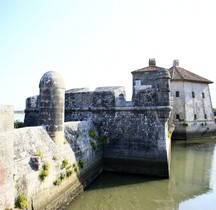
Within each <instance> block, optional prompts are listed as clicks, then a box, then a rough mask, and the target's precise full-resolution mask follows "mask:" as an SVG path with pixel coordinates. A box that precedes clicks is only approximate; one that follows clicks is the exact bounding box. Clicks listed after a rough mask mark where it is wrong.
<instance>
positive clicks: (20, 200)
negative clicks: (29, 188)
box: [15, 193, 28, 209]
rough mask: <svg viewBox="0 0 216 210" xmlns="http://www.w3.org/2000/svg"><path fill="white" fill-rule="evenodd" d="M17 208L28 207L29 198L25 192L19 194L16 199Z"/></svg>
mask: <svg viewBox="0 0 216 210" xmlns="http://www.w3.org/2000/svg"><path fill="white" fill-rule="evenodd" d="M15 207H16V208H21V209H23V208H28V198H27V197H26V195H25V194H23V193H22V194H19V195H18V197H17V199H16V201H15Z"/></svg>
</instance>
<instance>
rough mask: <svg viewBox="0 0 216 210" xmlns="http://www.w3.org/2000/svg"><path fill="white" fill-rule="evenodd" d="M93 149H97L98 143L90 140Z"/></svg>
mask: <svg viewBox="0 0 216 210" xmlns="http://www.w3.org/2000/svg"><path fill="white" fill-rule="evenodd" d="M90 144H91V147H92V149H93V150H97V144H96V143H95V142H94V141H90Z"/></svg>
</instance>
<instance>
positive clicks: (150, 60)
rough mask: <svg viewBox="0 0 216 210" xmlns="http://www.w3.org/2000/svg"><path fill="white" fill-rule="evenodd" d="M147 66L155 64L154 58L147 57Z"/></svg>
mask: <svg viewBox="0 0 216 210" xmlns="http://www.w3.org/2000/svg"><path fill="white" fill-rule="evenodd" d="M149 66H156V61H155V58H149Z"/></svg>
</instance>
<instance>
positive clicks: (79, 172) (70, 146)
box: [14, 121, 103, 210]
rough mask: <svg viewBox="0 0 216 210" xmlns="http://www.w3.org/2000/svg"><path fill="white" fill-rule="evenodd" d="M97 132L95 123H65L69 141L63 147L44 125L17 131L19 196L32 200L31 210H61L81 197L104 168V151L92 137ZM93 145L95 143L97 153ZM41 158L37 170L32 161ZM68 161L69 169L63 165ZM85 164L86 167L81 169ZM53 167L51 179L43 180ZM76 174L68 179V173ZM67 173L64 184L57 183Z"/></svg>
mask: <svg viewBox="0 0 216 210" xmlns="http://www.w3.org/2000/svg"><path fill="white" fill-rule="evenodd" d="M89 130H95V132H96V129H95V128H94V126H93V125H92V123H91V122H87V121H86V122H68V123H65V140H64V144H63V145H62V146H60V145H57V144H55V143H54V142H53V141H52V139H51V138H50V136H49V135H48V133H47V131H46V129H45V128H43V127H42V126H37V127H27V128H21V129H16V130H15V132H14V135H15V138H14V139H15V142H14V148H15V151H14V155H15V166H16V168H15V174H14V184H15V189H16V191H15V194H16V196H17V195H18V194H20V193H24V194H25V195H26V196H27V197H28V202H29V209H32V208H34V210H41V209H44V208H46V209H52V210H53V209H60V207H61V206H64V207H65V205H67V203H69V202H71V201H72V200H73V198H75V197H76V196H78V195H79V194H80V193H81V192H82V191H83V189H84V187H86V186H88V185H89V183H90V182H92V181H93V180H94V179H95V178H96V177H97V176H98V175H99V174H100V173H101V172H102V168H103V161H102V148H101V147H100V145H99V144H98V142H97V141H96V140H95V139H92V138H91V137H90V136H89ZM91 142H95V145H96V146H97V150H94V149H93V147H92V145H91ZM33 158H38V159H39V160H40V161H39V168H38V169H37V168H36V167H35V165H34V162H33V161H32V160H33ZM64 160H67V161H68V164H67V165H66V167H65V168H62V162H63V161H64ZM81 162H82V166H81ZM45 163H48V164H49V166H50V169H49V173H48V176H47V177H46V178H45V179H44V181H42V180H41V178H40V174H41V172H42V171H43V166H44V164H45ZM70 170H72V171H73V174H72V175H71V176H67V175H66V174H67V173H68V171H70ZM61 174H65V175H66V176H65V175H63V176H65V178H62V179H63V180H62V181H61V184H60V185H59V186H56V185H55V184H54V182H55V181H56V180H57V179H58V178H60V177H61Z"/></svg>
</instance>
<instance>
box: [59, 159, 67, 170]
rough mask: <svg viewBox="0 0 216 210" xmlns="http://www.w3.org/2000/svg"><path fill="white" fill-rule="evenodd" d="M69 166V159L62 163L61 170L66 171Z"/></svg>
mask: <svg viewBox="0 0 216 210" xmlns="http://www.w3.org/2000/svg"><path fill="white" fill-rule="evenodd" d="M68 164H69V162H68V159H67V158H65V159H64V160H63V161H62V165H61V169H64V168H65V167H66V166H67V165H68Z"/></svg>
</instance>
